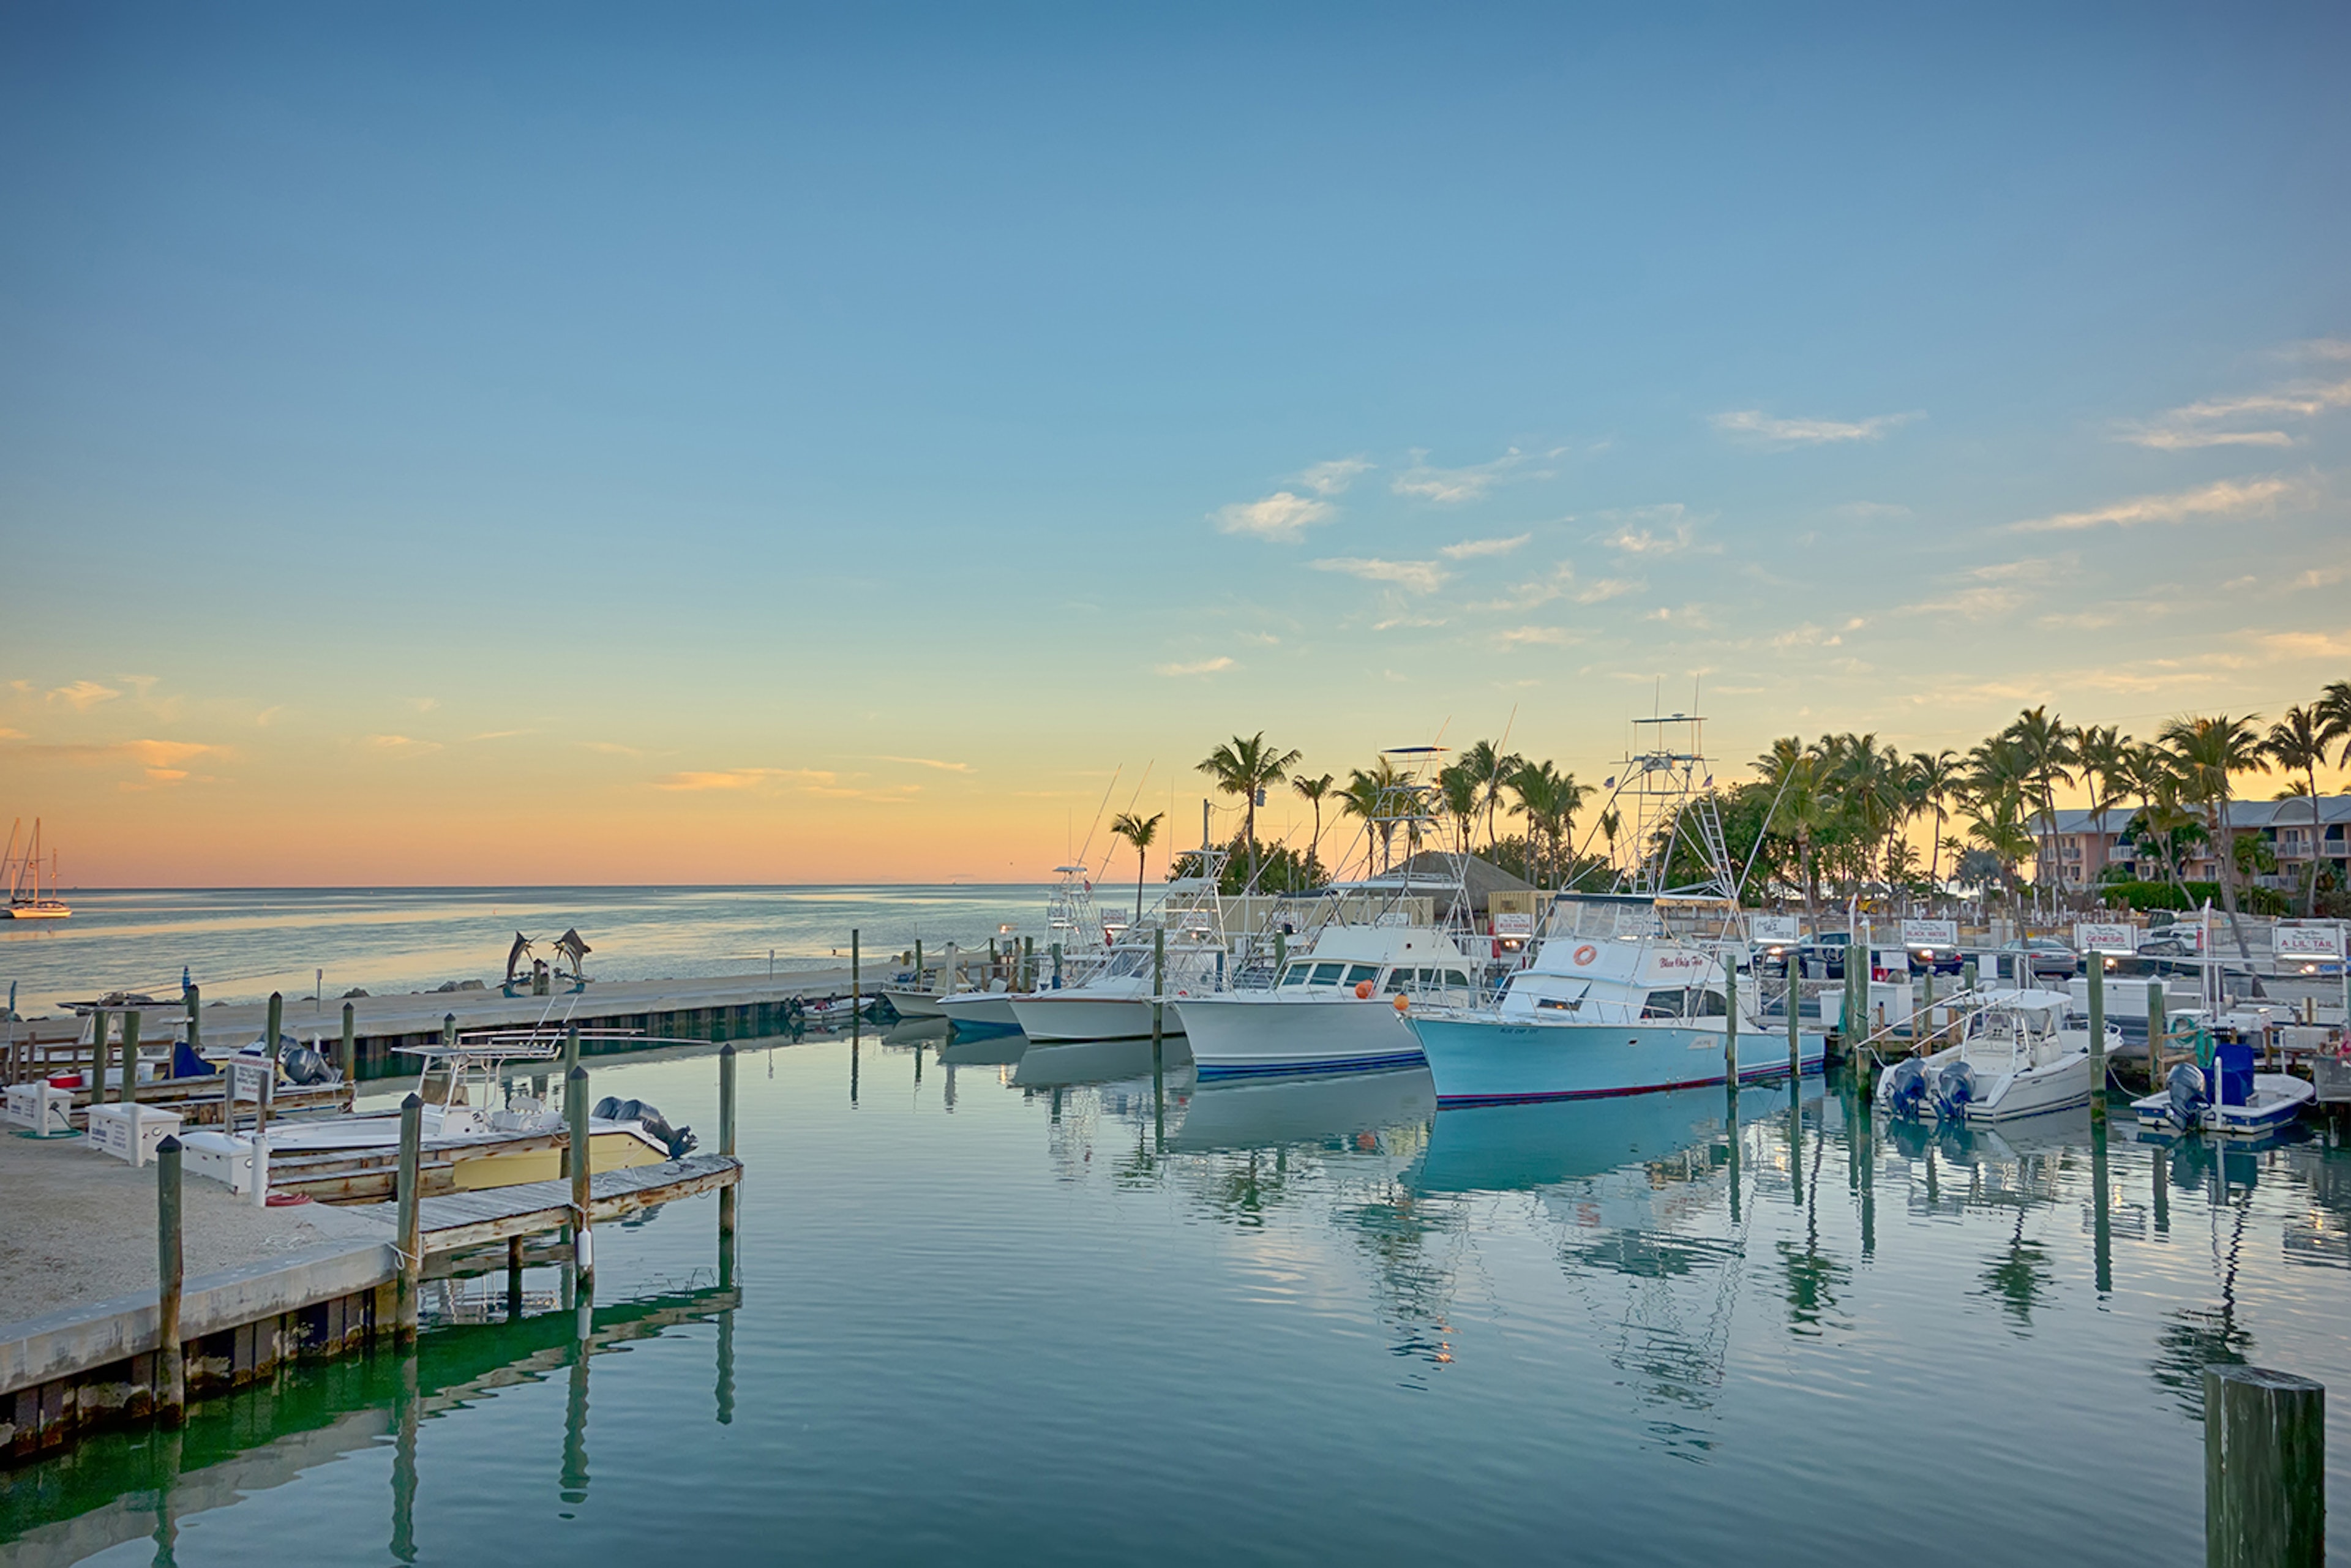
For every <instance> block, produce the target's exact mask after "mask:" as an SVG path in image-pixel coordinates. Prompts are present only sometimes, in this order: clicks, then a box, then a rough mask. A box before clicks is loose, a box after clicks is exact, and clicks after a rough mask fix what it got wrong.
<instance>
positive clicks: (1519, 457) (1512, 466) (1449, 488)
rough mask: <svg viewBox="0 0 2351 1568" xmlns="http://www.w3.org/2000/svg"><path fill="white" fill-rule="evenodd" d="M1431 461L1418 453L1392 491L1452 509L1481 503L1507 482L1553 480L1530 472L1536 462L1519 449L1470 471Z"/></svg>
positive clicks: (1393, 484) (1476, 466) (1393, 480)
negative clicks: (1431, 462) (1530, 466)
mask: <svg viewBox="0 0 2351 1568" xmlns="http://www.w3.org/2000/svg"><path fill="white" fill-rule="evenodd" d="M1427 459H1428V454H1427V452H1426V450H1422V451H1416V452H1415V453H1414V454H1413V455H1412V466H1411V467H1409V468H1407V469H1405V471H1404V472H1403V473H1401V474H1399V475H1397V476H1395V478H1394V479H1392V480H1390V481H1389V482H1388V488H1390V489H1391V490H1394V491H1395V493H1396V494H1397V495H1399V496H1412V497H1417V498H1418V499H1420V500H1424V501H1434V502H1436V503H1437V504H1438V505H1439V506H1448V507H1449V506H1458V505H1460V504H1461V503H1462V502H1464V501H1475V500H1479V499H1481V498H1482V497H1484V496H1485V495H1486V493H1487V492H1488V491H1489V490H1491V489H1492V488H1493V487H1494V486H1495V485H1496V484H1498V483H1499V482H1500V481H1501V480H1503V479H1505V478H1511V477H1516V478H1522V479H1541V478H1547V477H1549V476H1548V475H1547V474H1545V473H1543V472H1542V471H1541V470H1533V469H1526V465H1527V464H1528V463H1529V462H1531V461H1532V459H1531V457H1530V455H1528V454H1526V453H1524V452H1521V451H1520V450H1519V449H1518V448H1517V447H1515V446H1513V447H1511V448H1510V450H1509V451H1507V452H1505V453H1503V454H1502V455H1500V456H1499V457H1497V458H1495V459H1494V460H1493V461H1492V462H1490V463H1473V464H1471V465H1468V467H1466V468H1438V467H1435V466H1432V465H1430V464H1429V462H1428V460H1427ZM1521 470H1524V472H1521Z"/></svg>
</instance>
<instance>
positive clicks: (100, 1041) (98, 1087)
mask: <svg viewBox="0 0 2351 1568" xmlns="http://www.w3.org/2000/svg"><path fill="white" fill-rule="evenodd" d="M112 1027H113V1026H112V1025H111V1024H110V1023H109V1022H108V1021H107V1018H106V1009H104V1008H92V1009H90V1014H89V1030H90V1033H89V1103H91V1104H93V1105H96V1104H99V1103H101V1102H103V1101H104V1100H105V1099H106V1075H107V1074H108V1073H109V1072H110V1071H113V1069H114V1041H113V1040H111V1039H110V1038H109V1037H108V1030H110V1029H111V1028H112Z"/></svg>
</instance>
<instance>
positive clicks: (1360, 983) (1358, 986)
mask: <svg viewBox="0 0 2351 1568" xmlns="http://www.w3.org/2000/svg"><path fill="white" fill-rule="evenodd" d="M1355 999H1356V1000H1357V1001H1359V1002H1368V1001H1370V1000H1371V999H1372V983H1371V981H1369V980H1357V981H1356V982H1355Z"/></svg>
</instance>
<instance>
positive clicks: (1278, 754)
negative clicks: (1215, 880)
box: [1200, 729, 1304, 888]
mask: <svg viewBox="0 0 2351 1568" xmlns="http://www.w3.org/2000/svg"><path fill="white" fill-rule="evenodd" d="M1303 755H1304V753H1302V752H1298V751H1276V750H1275V749H1274V748H1273V747H1270V746H1268V745H1266V743H1265V731H1263V730H1261V729H1260V730H1259V731H1258V732H1257V733H1256V734H1255V735H1253V736H1251V737H1249V738H1248V739H1247V740H1243V739H1242V738H1241V737H1239V736H1238V735H1237V736H1235V737H1233V738H1232V742H1231V744H1229V745H1226V746H1219V747H1217V749H1216V750H1214V751H1211V752H1210V753H1208V755H1207V757H1205V758H1201V759H1200V771H1201V772H1203V773H1206V774H1207V775H1208V776H1209V777H1210V778H1212V779H1215V780H1216V781H1217V789H1220V790H1222V791H1224V793H1226V794H1228V795H1238V796H1239V797H1240V798H1241V811H1242V820H1241V833H1242V835H1243V837H1244V838H1246V839H1247V840H1248V841H1249V886H1250V887H1251V888H1254V887H1256V885H1257V808H1258V802H1259V800H1260V799H1262V798H1263V796H1264V794H1265V790H1266V786H1268V785H1270V784H1279V783H1280V782H1281V781H1282V779H1284V778H1286V777H1287V776H1288V775H1289V772H1290V769H1291V768H1295V767H1297V766H1298V759H1299V758H1300V757H1301V756H1303Z"/></svg>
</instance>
